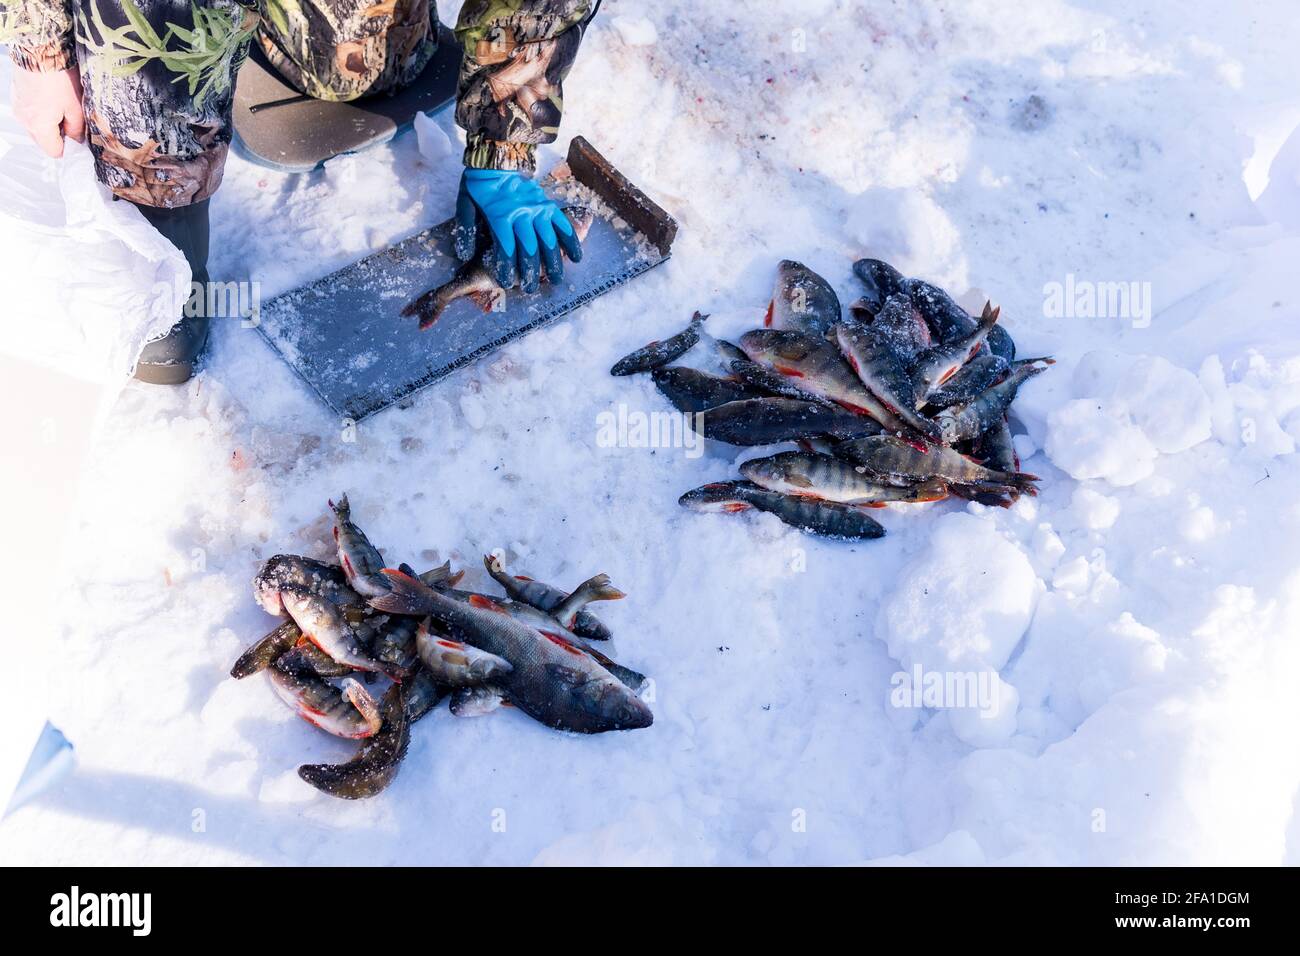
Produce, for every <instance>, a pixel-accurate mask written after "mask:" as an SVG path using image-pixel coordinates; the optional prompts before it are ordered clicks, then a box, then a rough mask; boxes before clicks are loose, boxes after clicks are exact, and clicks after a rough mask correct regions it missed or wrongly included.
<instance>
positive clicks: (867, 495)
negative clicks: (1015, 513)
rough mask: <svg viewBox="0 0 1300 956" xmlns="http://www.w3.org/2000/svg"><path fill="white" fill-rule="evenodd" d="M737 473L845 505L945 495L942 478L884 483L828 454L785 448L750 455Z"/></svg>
mask: <svg viewBox="0 0 1300 956" xmlns="http://www.w3.org/2000/svg"><path fill="white" fill-rule="evenodd" d="M740 473H741V474H742V475H743V476H744V477H745V478H747V479H749V480H750V481H752V482H754V483H755V484H757V485H760V486H762V487H764V488H767V489H769V490H771V491H776V492H779V493H781V494H787V495H803V496H806V497H809V498H818V499H821V500H823V501H836V502H839V503H840V504H848V505H876V506H882V507H883V506H884V505H885V504H886V503H887V502H891V501H906V502H920V501H939V500H941V499H943V498H946V497H948V488H947V485H946V484H945V483H944V482H943V481H941V480H927V481H923V482H921V483H919V484H915V485H908V486H899V485H896V484H887V483H884V482H881V481H880V480H879V479H877V478H875V477H874V476H872V475H868V474H867V473H866V469H865V468H861V467H857V466H855V465H853V464H852V463H850V462H847V461H844V460H843V459H840V458H833V457H831V456H830V455H820V454H811V455H810V454H808V453H807V452H801V451H784V452H781V453H780V454H777V455H772V456H770V457H768V458H753V459H750V460H749V461H747V462H745V463H744V464H743V465H741V466H740Z"/></svg>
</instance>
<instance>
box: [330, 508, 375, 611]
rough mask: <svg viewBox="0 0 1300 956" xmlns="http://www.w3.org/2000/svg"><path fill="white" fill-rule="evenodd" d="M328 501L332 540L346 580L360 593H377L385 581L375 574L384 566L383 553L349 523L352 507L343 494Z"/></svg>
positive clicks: (366, 595)
mask: <svg viewBox="0 0 1300 956" xmlns="http://www.w3.org/2000/svg"><path fill="white" fill-rule="evenodd" d="M329 504H330V508H331V509H332V510H333V512H334V544H335V547H336V548H337V549H338V555H339V564H340V565H342V567H343V574H344V575H345V576H346V577H347V579H348V584H350V585H351V586H352V590H354V591H356V592H357V593H358V594H360V595H361V596H362V597H366V598H368V597H372V596H373V595H375V594H378V593H381V592H382V590H383V588H384V587H385V585H386V583H387V582H386V580H385V579H384V578H383V577H382V576H380V574H379V572H380V571H382V570H383V569H384V556H383V555H382V554H380V553H379V549H378V548H376V547H375V546H374V545H372V544H371V543H370V539H369V538H367V537H366V534H365V532H364V531H362V530H361V529H360V528H358V527H357V526H356V524H354V523H353V521H352V507H351V505H349V504H348V496H347V495H346V494H344V495H343V496H342V497H341V498H339V500H338V503H337V504H336V503H335V502H333V501H331V502H330V503H329Z"/></svg>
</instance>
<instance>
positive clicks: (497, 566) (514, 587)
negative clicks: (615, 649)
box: [483, 554, 622, 641]
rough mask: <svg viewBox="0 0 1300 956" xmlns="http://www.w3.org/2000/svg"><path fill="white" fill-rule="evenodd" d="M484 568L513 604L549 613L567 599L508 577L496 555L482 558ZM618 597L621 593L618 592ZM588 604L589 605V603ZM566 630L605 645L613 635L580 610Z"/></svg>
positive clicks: (523, 579)
mask: <svg viewBox="0 0 1300 956" xmlns="http://www.w3.org/2000/svg"><path fill="white" fill-rule="evenodd" d="M483 567H485V568H486V569H487V573H488V574H490V575H491V576H492V580H494V581H496V582H497V584H499V585H501V587H502V588H504V589H505V592H506V594H508V595H509V596H510V597H511V598H513V599H514V600H516V601H522V602H524V603H525V604H528V605H531V606H532V607H535V608H537V609H538V610H539V611H544V612H546V613H548V614H549V613H550V612H552V611H554V610H555V609H556V608H557V607H559V606H560V605H561V604H562V603H563V602H564V600H565V599H566V598H567V597H569V592H568V591H565V590H563V589H562V588H557V587H555V586H554V585H551V584H547V583H545V582H543V581H537V580H534V579H533V578H530V577H528V576H527V575H523V574H510V573H509V572H508V571H506V569H505V565H504V564H503V563H502V561H501V559H500V558H499V557H497V556H496V555H495V554H485V555H483ZM619 595H620V597H621V596H622V592H619ZM593 600H612V598H608V597H603V598H602V597H595V598H593ZM588 603H590V602H588ZM569 630H571V631H573V633H575V634H577V635H578V636H579V637H584V638H586V639H587V640H589V641H608V640H609V639H610V638H611V637H613V636H614V635H613V634H612V633H611V632H610V629H609V628H608V627H606V626H605V625H604V624H602V623H601V622H600V620H599V619H598V618H597V617H596V615H594V614H592V613H591V612H590V611H588V610H587V609H586V608H582V609H580V610H579V611H578V613H577V614H576V615H575V616H574V618H573V624H571V625H570V626H569Z"/></svg>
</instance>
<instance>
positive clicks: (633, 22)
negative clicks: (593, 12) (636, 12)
mask: <svg viewBox="0 0 1300 956" xmlns="http://www.w3.org/2000/svg"><path fill="white" fill-rule="evenodd" d="M610 22H611V23H612V24H613V25H614V29H615V30H617V31H618V35H619V39H621V40H622V41H623V42H624V43H626V44H627V45H628V46H650V45H651V44H653V43H657V42H659V31H658V30H656V29H655V25H654V24H653V23H651V22H650V21H649V20H647V19H646V18H645V17H628V16H617V17H614V19H613V20H611V21H610Z"/></svg>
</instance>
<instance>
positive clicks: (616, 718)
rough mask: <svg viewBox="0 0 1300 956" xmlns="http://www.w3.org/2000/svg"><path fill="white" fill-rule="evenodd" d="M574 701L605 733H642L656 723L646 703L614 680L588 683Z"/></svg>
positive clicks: (580, 688) (575, 691)
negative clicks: (615, 731)
mask: <svg viewBox="0 0 1300 956" xmlns="http://www.w3.org/2000/svg"><path fill="white" fill-rule="evenodd" d="M573 697H574V700H575V702H576V703H577V705H578V706H579V708H580V709H582V710H583V711H585V712H586V713H587V714H588V715H590V716H591V717H594V718H596V720H597V721H598V723H599V724H600V725H601V726H602V727H603V728H604V729H606V730H639V729H640V728H642V727H649V726H650V725H651V724H653V723H654V719H655V717H654V714H653V713H652V712H651V710H650V708H649V707H648V706H647V705H646V702H645V701H643V700H642V699H641V698H640V697H638V696H637V695H636V694H635V693H633V692H632V689H631V688H630V687H628V686H626V685H625V684H623V683H620V682H619V681H617V680H615V679H614V678H613V677H604V678H600V679H598V680H589V681H587V682H586V683H584V684H582V685H581V686H580V687H577V688H575V689H574V692H573Z"/></svg>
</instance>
